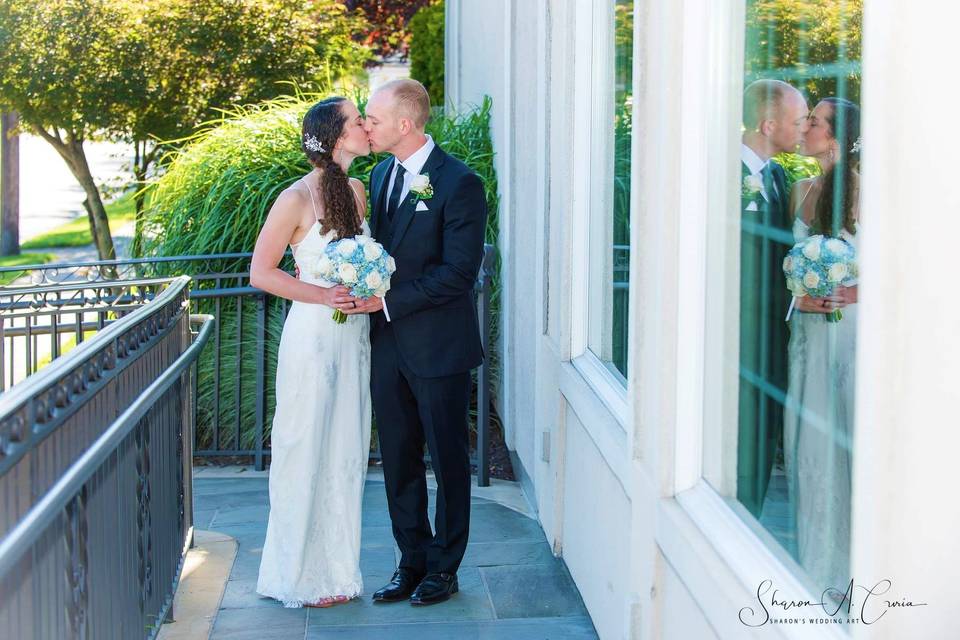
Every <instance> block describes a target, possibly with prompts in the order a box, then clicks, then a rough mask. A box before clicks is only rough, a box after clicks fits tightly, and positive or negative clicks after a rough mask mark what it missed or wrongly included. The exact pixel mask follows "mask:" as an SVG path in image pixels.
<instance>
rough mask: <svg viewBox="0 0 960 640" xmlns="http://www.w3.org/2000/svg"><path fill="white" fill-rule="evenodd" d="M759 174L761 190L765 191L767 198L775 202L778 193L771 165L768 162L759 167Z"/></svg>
mask: <svg viewBox="0 0 960 640" xmlns="http://www.w3.org/2000/svg"><path fill="white" fill-rule="evenodd" d="M760 176H761V177H762V178H763V190H764V191H766V192H767V199H768V200H769V201H770V202H776V201H777V200H778V199H779V196H780V194H779V193H777V188H776V186H775V185H774V182H773V165H771V164H770V163H769V162H768V163H767V164H765V165H763V169H760Z"/></svg>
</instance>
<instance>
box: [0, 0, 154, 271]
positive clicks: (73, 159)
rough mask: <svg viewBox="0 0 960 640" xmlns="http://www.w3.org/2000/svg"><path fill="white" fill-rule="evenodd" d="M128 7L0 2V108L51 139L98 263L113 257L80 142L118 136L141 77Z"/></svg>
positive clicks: (65, 0)
mask: <svg viewBox="0 0 960 640" xmlns="http://www.w3.org/2000/svg"><path fill="white" fill-rule="evenodd" d="M135 15H136V5H135V4H134V3H132V2H121V1H114V2H107V1H105V0H45V1H43V2H37V1H35V0H34V1H30V0H0V109H2V110H3V111H17V112H19V113H20V126H21V128H22V129H26V130H29V131H31V132H33V133H35V134H37V135H39V136H40V137H42V138H43V139H44V140H46V141H47V142H49V143H50V144H51V145H52V146H53V148H54V149H56V151H57V153H59V154H60V156H61V157H62V158H63V159H64V161H65V162H66V163H67V166H68V167H69V168H70V171H71V172H72V173H73V175H74V177H75V178H76V179H77V182H78V183H79V184H80V186H81V187H82V188H83V191H84V194H85V195H86V200H85V201H84V204H85V206H86V209H87V213H88V215H89V219H90V231H91V235H92V236H93V239H94V243H95V244H96V247H97V252H98V253H99V255H100V257H101V258H102V259H112V258H114V257H116V255H115V252H114V247H113V240H112V238H111V237H110V227H109V226H108V224H107V214H106V212H105V211H104V208H103V201H102V199H101V197H100V192H99V190H98V188H97V185H96V183H95V182H94V179H93V176H92V175H91V173H90V167H89V164H88V162H87V158H86V155H85V153H84V149H83V144H84V142H86V141H87V140H91V139H94V138H96V137H98V136H99V137H108V136H111V135H116V134H118V133H120V132H121V131H122V129H123V124H124V122H125V120H126V117H127V115H126V114H127V110H126V108H125V105H127V104H130V103H131V102H132V101H133V99H134V96H135V93H136V85H137V81H138V78H137V77H136V65H135V64H134V62H133V58H132V56H133V55H135V54H134V53H133V48H132V47H131V46H130V42H129V40H128V37H129V35H130V34H131V33H132V32H133V30H132V29H131V28H130V27H131V26H132V25H133V23H134V20H135Z"/></svg>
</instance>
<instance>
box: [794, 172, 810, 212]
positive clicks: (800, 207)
mask: <svg viewBox="0 0 960 640" xmlns="http://www.w3.org/2000/svg"><path fill="white" fill-rule="evenodd" d="M812 190H813V181H811V182H810V186H808V187H807V190H806V191H804V192H803V196H802V197H801V198H800V202H798V203H797V207H796V209H794V211H793V217H794V218H798V217H799V218H800V219H801V220H802V219H803V203H804V202H806V200H807V196H808V195H810V192H811V191H812ZM798 214H800V215H798Z"/></svg>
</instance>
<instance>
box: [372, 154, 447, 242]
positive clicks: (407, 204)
mask: <svg viewBox="0 0 960 640" xmlns="http://www.w3.org/2000/svg"><path fill="white" fill-rule="evenodd" d="M446 155H447V154H446V153H444V151H443V149H441V148H440V147H439V145H438V146H435V147H434V148H433V151H431V152H430V157H428V158H427V161H426V162H425V163H423V168H422V169H420V173H421V174H424V173H426V174H429V175H430V184H436V182H437V175H438V174H439V171H440V167H441V166H443V161H444V159H445V158H446ZM434 197H436V192H434ZM412 199H413V194H412V193H408V194H407V197H406V198H404V199H403V202H401V203H400V206H398V207H397V213H396V217H394V219H393V238H392V239H391V240H390V246H389V247H388V248H387V251H388V252H389V253H393V252H394V251H395V250H396V248H397V245H399V244H400V240H401V239H403V234H404V233H406V232H407V227H409V226H410V223H411V222H412V221H413V216H414V213H415V211H416V204H414V203H413V202H411V200H412ZM428 206H429V205H428Z"/></svg>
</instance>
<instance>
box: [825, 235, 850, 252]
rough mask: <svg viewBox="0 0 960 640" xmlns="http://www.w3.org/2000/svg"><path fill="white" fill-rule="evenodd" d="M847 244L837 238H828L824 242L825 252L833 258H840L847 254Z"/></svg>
mask: <svg viewBox="0 0 960 640" xmlns="http://www.w3.org/2000/svg"><path fill="white" fill-rule="evenodd" d="M846 245H847V243H845V242H844V241H843V240H839V239H837V238H830V239H829V240H827V242H826V247H827V251H829V252H830V253H832V254H833V255H835V256H842V255H843V254H845V253H846V252H847V246H846Z"/></svg>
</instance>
